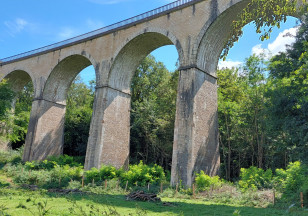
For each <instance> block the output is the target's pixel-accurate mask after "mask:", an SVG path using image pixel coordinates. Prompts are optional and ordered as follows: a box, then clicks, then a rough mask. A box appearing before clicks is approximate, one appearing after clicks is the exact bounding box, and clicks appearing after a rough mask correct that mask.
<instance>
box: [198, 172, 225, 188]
mask: <svg viewBox="0 0 308 216" xmlns="http://www.w3.org/2000/svg"><path fill="white" fill-rule="evenodd" d="M195 182H196V185H197V189H198V190H199V191H205V190H208V189H209V188H210V187H219V186H221V184H222V181H221V180H220V178H219V176H213V177H210V176H208V175H206V174H205V173H204V171H203V170H201V171H200V173H197V174H196V179H195Z"/></svg>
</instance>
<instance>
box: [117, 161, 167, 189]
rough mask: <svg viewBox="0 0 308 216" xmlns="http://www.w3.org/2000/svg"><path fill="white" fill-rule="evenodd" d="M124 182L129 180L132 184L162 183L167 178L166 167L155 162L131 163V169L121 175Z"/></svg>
mask: <svg viewBox="0 0 308 216" xmlns="http://www.w3.org/2000/svg"><path fill="white" fill-rule="evenodd" d="M121 180H122V184H125V183H126V181H128V183H129V185H130V186H133V185H139V186H146V185H147V184H148V183H150V184H154V183H160V182H162V181H164V180H165V173H164V169H163V168H162V167H161V166H159V165H157V164H155V165H154V166H148V165H145V164H143V162H142V161H140V163H139V164H136V165H130V166H129V171H127V172H123V173H122V175H121Z"/></svg>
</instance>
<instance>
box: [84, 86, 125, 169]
mask: <svg viewBox="0 0 308 216" xmlns="http://www.w3.org/2000/svg"><path fill="white" fill-rule="evenodd" d="M130 99H131V96H130V95H129V94H127V93H124V92H122V91H120V90H117V89H114V88H111V87H109V86H100V87H97V88H96V93H95V102H94V106H93V115H92V122H91V127H90V135H89V141H88V146H87V154H86V161H85V169H86V170H89V169H91V168H92V167H96V168H100V167H101V165H102V164H104V165H112V166H115V167H116V168H121V167H128V159H129V136H130V135H129V134H130Z"/></svg>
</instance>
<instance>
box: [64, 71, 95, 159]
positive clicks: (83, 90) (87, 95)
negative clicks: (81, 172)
mask: <svg viewBox="0 0 308 216" xmlns="http://www.w3.org/2000/svg"><path fill="white" fill-rule="evenodd" d="M92 82H93V81H92ZM93 101H94V91H93V88H91V87H88V86H87V85H86V84H85V83H83V82H82V80H81V78H80V76H77V77H76V79H75V80H74V82H73V83H72V85H71V86H70V88H69V90H68V95H67V106H66V114H65V127H64V150H63V152H64V154H69V155H71V156H84V155H85V154H86V147H87V142H88V137H89V130H90V123H91V117H92V107H93Z"/></svg>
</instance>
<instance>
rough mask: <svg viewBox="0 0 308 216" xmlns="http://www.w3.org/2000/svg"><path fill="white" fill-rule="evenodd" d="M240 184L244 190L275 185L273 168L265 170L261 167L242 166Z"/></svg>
mask: <svg viewBox="0 0 308 216" xmlns="http://www.w3.org/2000/svg"><path fill="white" fill-rule="evenodd" d="M240 178H241V180H240V181H239V186H240V188H241V189H242V190H243V191H246V190H248V189H252V190H257V189H264V188H272V187H273V173H272V170H271V169H268V170H266V171H264V170H263V169H261V168H257V167H253V166H252V167H250V168H248V169H245V168H241V173H240Z"/></svg>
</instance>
